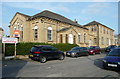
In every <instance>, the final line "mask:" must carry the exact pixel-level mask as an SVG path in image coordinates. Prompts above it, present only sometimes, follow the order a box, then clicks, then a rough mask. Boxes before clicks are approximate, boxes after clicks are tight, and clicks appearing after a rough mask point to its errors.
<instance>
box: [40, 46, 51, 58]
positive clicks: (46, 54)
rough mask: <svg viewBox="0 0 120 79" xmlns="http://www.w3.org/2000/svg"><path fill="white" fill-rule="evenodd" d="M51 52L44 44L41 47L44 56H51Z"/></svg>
mask: <svg viewBox="0 0 120 79" xmlns="http://www.w3.org/2000/svg"><path fill="white" fill-rule="evenodd" d="M52 54H53V53H51V48H50V47H48V46H45V47H43V48H42V55H43V56H46V57H47V58H51V57H52V56H53V55H52Z"/></svg>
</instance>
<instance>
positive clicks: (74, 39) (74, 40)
mask: <svg viewBox="0 0 120 79" xmlns="http://www.w3.org/2000/svg"><path fill="white" fill-rule="evenodd" d="M73 42H74V44H76V36H75V35H74V38H73Z"/></svg>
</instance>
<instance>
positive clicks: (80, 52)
mask: <svg viewBox="0 0 120 79" xmlns="http://www.w3.org/2000/svg"><path fill="white" fill-rule="evenodd" d="M81 55H83V48H82V47H81V48H80V49H79V56H81Z"/></svg>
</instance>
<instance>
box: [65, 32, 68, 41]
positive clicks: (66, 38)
mask: <svg viewBox="0 0 120 79" xmlns="http://www.w3.org/2000/svg"><path fill="white" fill-rule="evenodd" d="M65 40H66V43H68V34H66V37H65Z"/></svg>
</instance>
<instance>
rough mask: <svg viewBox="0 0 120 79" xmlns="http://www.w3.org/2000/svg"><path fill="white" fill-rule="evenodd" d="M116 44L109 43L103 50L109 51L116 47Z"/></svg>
mask: <svg viewBox="0 0 120 79" xmlns="http://www.w3.org/2000/svg"><path fill="white" fill-rule="evenodd" d="M116 47H117V46H116V45H110V46H108V47H107V48H106V50H105V52H110V51H111V50H112V49H114V48H116Z"/></svg>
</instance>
